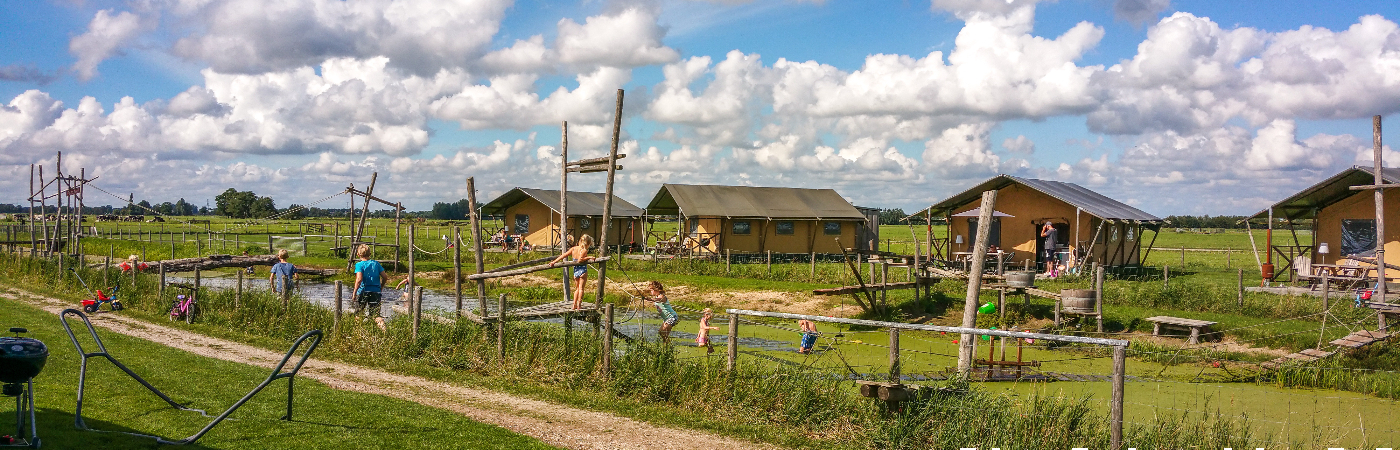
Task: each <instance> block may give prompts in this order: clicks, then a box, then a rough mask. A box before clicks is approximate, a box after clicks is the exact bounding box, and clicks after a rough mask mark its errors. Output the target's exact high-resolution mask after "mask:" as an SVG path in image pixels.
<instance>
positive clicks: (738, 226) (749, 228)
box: [732, 220, 753, 234]
mask: <svg viewBox="0 0 1400 450" xmlns="http://www.w3.org/2000/svg"><path fill="white" fill-rule="evenodd" d="M732 232H733V233H734V234H749V233H751V232H753V225H752V224H751V223H750V222H749V221H747V220H736V221H734V230H733V231H732Z"/></svg>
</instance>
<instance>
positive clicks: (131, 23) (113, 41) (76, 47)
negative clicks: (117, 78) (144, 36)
mask: <svg viewBox="0 0 1400 450" xmlns="http://www.w3.org/2000/svg"><path fill="white" fill-rule="evenodd" d="M146 22H147V21H144V20H142V18H141V17H140V16H137V15H136V14H132V13H130V12H126V11H122V12H119V13H116V14H113V12H112V10H110V9H104V10H101V11H98V12H97V15H95V16H93V18H92V21H91V22H89V23H88V29H87V32H84V33H83V34H81V35H78V36H76V37H74V38H73V39H72V40H70V41H69V42H68V52H69V53H72V54H73V56H76V57H77V58H78V60H77V61H76V62H74V63H73V71H74V72H77V74H78V79H80V80H83V81H87V80H91V79H92V77H95V76H97V65H98V64H101V63H102V61H103V60H106V59H107V58H110V57H111V56H112V55H114V54H116V53H117V51H119V50H120V49H121V48H122V47H123V46H125V45H126V44H127V43H129V42H130V41H131V40H132V39H135V38H136V37H137V36H138V35H139V34H140V33H142V32H144V31H146V30H147V29H148V28H150V25H149V24H147V23H146Z"/></svg>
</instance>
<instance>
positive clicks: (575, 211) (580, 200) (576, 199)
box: [481, 187, 642, 217]
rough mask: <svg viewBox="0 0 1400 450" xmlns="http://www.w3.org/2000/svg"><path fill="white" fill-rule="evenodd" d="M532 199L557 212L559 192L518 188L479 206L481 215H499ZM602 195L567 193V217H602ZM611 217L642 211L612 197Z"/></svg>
mask: <svg viewBox="0 0 1400 450" xmlns="http://www.w3.org/2000/svg"><path fill="white" fill-rule="evenodd" d="M527 198H533V199H535V200H536V201H539V202H540V203H543V204H544V206H545V207H547V208H549V209H550V210H552V211H554V212H559V190H557V189H555V190H549V189H530V188H522V187H518V188H515V189H511V190H510V191H509V192H506V193H505V194H501V196H500V197H496V199H495V200H491V202H490V203H487V204H485V205H481V213H482V214H501V213H504V212H505V211H506V208H510V207H511V206H515V204H517V203H520V202H523V201H525V199H527ZM603 198H604V197H603V194H600V193H597V192H576V191H569V215H570V216H602V215H603ZM612 215H613V217H641V216H642V209H641V208H638V207H637V205H633V204H631V203H628V202H627V200H623V199H622V198H621V197H618V196H616V195H613V205H612Z"/></svg>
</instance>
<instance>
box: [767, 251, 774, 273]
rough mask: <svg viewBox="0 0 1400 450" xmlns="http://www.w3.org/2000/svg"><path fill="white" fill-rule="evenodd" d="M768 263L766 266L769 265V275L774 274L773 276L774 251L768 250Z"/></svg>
mask: <svg viewBox="0 0 1400 450" xmlns="http://www.w3.org/2000/svg"><path fill="white" fill-rule="evenodd" d="M766 261H767V263H766V264H767V265H768V274H769V275H772V274H773V251H772V250H768V259H767V260H766Z"/></svg>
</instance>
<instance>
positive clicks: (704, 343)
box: [695, 308, 719, 354]
mask: <svg viewBox="0 0 1400 450" xmlns="http://www.w3.org/2000/svg"><path fill="white" fill-rule="evenodd" d="M714 316H715V314H714V312H713V311H710V308H705V310H704V311H701V313H700V331H699V332H698V333H696V334H695V346H696V347H705V353H707V354H708V353H714V352H715V346H714V345H711V344H710V330H718V329H719V327H712V326H710V319H711V318H713V317H714Z"/></svg>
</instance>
